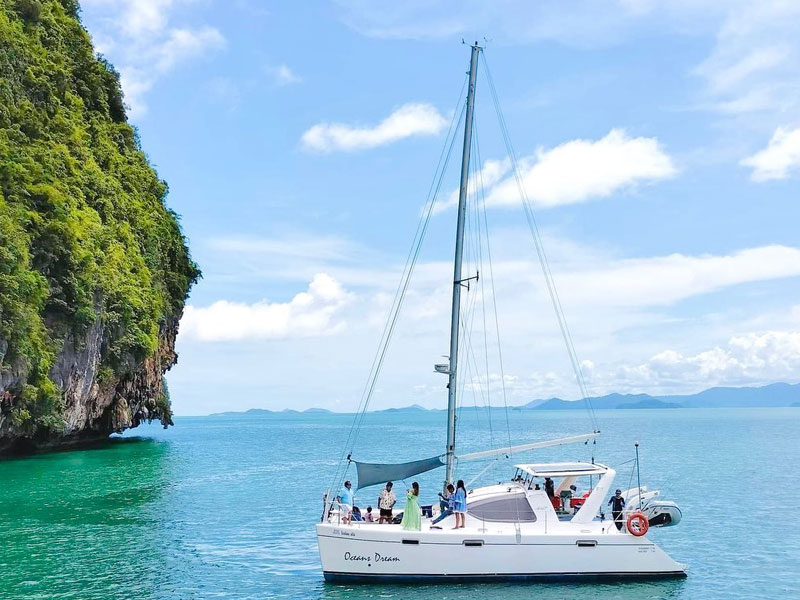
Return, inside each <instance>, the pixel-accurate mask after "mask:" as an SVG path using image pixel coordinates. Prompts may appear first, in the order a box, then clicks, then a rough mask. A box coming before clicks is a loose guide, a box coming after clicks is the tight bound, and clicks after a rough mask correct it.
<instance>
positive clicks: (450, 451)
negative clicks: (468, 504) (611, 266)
mask: <svg viewBox="0 0 800 600" xmlns="http://www.w3.org/2000/svg"><path fill="white" fill-rule="evenodd" d="M471 48H472V55H471V57H470V62H469V90H468V91H467V115H466V119H465V121H464V149H463V151H462V154H461V184H460V186H459V188H458V224H457V226H456V256H455V261H454V269H453V311H452V316H451V318H450V368H449V370H448V382H447V471H446V475H445V482H444V484H445V487H446V486H447V484H448V483H452V481H453V471H454V470H455V452H456V379H457V370H458V328H459V317H460V314H461V286H462V285H463V283H464V282H463V280H462V279H461V259H462V255H463V250H464V219H465V217H466V214H467V183H468V181H469V155H470V148H471V147H472V115H473V112H474V110H475V81H476V78H477V74H478V53H479V52H480V51H481V47H480V46H478V42H475V43H474V44H473V45H472V46H471Z"/></svg>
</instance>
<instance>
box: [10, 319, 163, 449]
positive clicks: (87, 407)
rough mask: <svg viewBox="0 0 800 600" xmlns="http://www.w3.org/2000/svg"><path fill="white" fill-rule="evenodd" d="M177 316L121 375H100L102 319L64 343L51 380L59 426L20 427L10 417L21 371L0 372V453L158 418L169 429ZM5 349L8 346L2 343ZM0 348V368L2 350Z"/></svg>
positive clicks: (96, 435)
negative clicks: (167, 377) (58, 402)
mask: <svg viewBox="0 0 800 600" xmlns="http://www.w3.org/2000/svg"><path fill="white" fill-rule="evenodd" d="M178 321H179V317H175V318H173V319H170V321H169V323H168V324H165V325H164V327H162V329H161V331H160V332H159V345H158V349H157V350H156V352H155V353H153V354H152V355H151V356H148V357H146V358H145V359H144V360H143V361H141V362H135V361H131V364H130V370H129V371H128V372H126V373H125V374H124V375H122V376H120V377H112V378H110V379H108V380H104V379H103V378H102V377H100V376H99V375H100V370H101V368H102V364H103V353H104V350H103V349H104V346H106V345H107V342H108V341H107V340H104V338H103V325H102V321H101V320H100V319H98V320H97V321H95V323H94V324H93V325H92V326H91V327H90V328H89V329H88V331H87V332H86V334H85V337H84V338H82V339H80V340H78V339H73V338H71V337H70V339H67V340H65V342H64V345H63V346H62V348H61V351H60V352H59V354H58V356H57V357H56V360H55V363H54V365H53V367H52V368H51V370H50V374H49V375H50V378H51V379H52V380H53V382H54V383H55V384H56V385H57V386H58V390H59V393H60V394H61V396H62V399H63V413H62V416H63V427H61V428H54V429H50V428H39V429H37V430H35V431H30V430H28V429H27V428H25V427H21V428H20V427H19V426H18V424H17V423H15V422H14V419H13V417H12V415H13V408H14V404H15V397H14V395H13V394H12V392H11V390H13V389H15V388H17V389H19V387H20V384H21V382H23V381H24V380H25V377H26V374H25V372H24V368H23V369H22V370H19V367H20V366H21V365H19V364H18V365H17V369H14V368H13V366H11V367H7V368H5V369H3V371H0V398H2V400H0V454H2V453H9V452H30V451H34V450H41V449H46V448H54V447H64V446H69V445H73V444H80V443H84V442H91V441H95V440H100V439H103V438H105V437H108V435H109V434H110V433H119V432H122V431H124V430H125V429H129V428H131V427H136V426H138V425H139V424H141V423H142V422H152V421H154V420H159V421H161V423H162V424H163V425H164V427H167V426H169V425H172V415H171V412H170V407H169V402H168V400H167V399H166V397H165V394H164V379H163V378H164V374H165V373H166V372H167V371H168V370H169V369H170V368H171V367H172V366H173V365H174V364H175V363H176V362H177V358H178V356H177V354H176V353H175V337H176V335H177V333H178ZM2 343H3V344H5V345H6V346H7V343H5V342H2ZM2 350H3V347H2V346H0V364H2V352H1V351H2Z"/></svg>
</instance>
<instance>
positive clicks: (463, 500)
mask: <svg viewBox="0 0 800 600" xmlns="http://www.w3.org/2000/svg"><path fill="white" fill-rule="evenodd" d="M453 512H454V513H456V526H455V527H453V529H459V528H463V527H466V522H467V488H465V487H464V481H463V480H461V479H459V480H458V483H456V493H455V494H453Z"/></svg>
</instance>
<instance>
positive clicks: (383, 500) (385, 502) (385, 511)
mask: <svg viewBox="0 0 800 600" xmlns="http://www.w3.org/2000/svg"><path fill="white" fill-rule="evenodd" d="M395 502H397V498H395V497H394V492H393V491H392V482H391V481H387V482H386V488H385V489H383V490H381V495H380V496H378V509H379V510H380V513H381V517H380V519H378V524H380V523H383V522H384V521H385V522H386V523H391V522H392V508H393V507H394V504H395Z"/></svg>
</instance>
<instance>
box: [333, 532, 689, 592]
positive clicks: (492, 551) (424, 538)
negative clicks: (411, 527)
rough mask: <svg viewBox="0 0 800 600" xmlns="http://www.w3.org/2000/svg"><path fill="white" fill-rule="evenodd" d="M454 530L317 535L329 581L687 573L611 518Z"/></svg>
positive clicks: (647, 576) (654, 576)
mask: <svg viewBox="0 0 800 600" xmlns="http://www.w3.org/2000/svg"><path fill="white" fill-rule="evenodd" d="M451 521H452V519H447V520H446V521H445V522H444V523H443V525H445V524H447V523H448V522H451ZM447 527H448V528H443V529H442V530H428V529H427V525H426V524H423V531H418V532H409V531H403V530H402V529H401V528H400V527H399V526H397V525H376V524H353V525H349V526H348V525H336V524H330V523H320V524H318V525H317V539H318V543H319V553H320V560H321V562H322V570H323V574H324V576H325V579H326V580H328V581H338V582H352V583H355V582H381V581H383V582H399V581H408V582H410V581H431V582H435V581H453V580H471V581H476V580H480V581H503V580H557V579H572V578H589V579H605V578H659V577H683V576H685V567H684V565H682V564H680V563H677V562H676V561H674V560H673V559H672V558H670V557H669V556H668V555H667V554H666V553H665V552H664V551H663V550H661V549H660V548H659V547H658V546H657V545H656V544H654V543H653V542H651V541H650V540H648V539H646V538H645V537H634V536H633V535H630V534H628V533H625V532H621V533H620V532H617V531H616V528H615V527H614V526H613V524H612V523H609V522H608V521H606V522H605V524H601V523H593V524H591V525H590V526H589V527H588V528H585V529H584V528H581V529H583V531H578V530H576V531H574V532H568V531H563V532H548V533H544V532H543V531H540V532H538V533H537V532H535V531H529V532H527V533H526V531H525V529H526V528H525V527H522V528H521V529H518V528H516V527H514V525H513V524H512V525H510V526H509V527H508V528H506V527H502V528H499V529H500V530H499V531H498V530H496V531H495V532H494V533H492V532H490V531H487V530H486V529H482V528H479V527H469V526H468V527H467V528H464V529H459V530H452V529H449V527H452V523H450V524H447ZM609 528H610V531H609ZM496 529H497V528H496ZM502 529H507V531H502ZM563 529H565V530H566V529H573V527H564V528H563Z"/></svg>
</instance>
